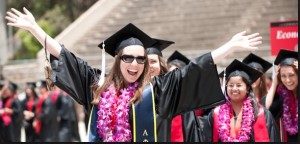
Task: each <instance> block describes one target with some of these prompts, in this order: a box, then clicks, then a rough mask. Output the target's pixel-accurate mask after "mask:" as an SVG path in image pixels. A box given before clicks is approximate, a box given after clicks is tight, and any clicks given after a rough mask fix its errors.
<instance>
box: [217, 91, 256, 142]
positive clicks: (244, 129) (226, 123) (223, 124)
mask: <svg viewBox="0 0 300 144" xmlns="http://www.w3.org/2000/svg"><path fill="white" fill-rule="evenodd" d="M231 109H232V108H231V104H230V103H229V102H228V101H227V102H226V103H225V104H223V105H221V106H220V114H219V117H218V118H219V129H218V133H219V137H220V139H221V141H222V142H247V141H249V139H250V134H251V132H252V125H253V122H254V108H253V107H252V103H251V100H250V96H248V97H247V98H246V99H245V100H244V102H243V109H242V125H241V129H240V132H239V135H238V136H237V137H236V138H233V137H231V136H230V129H231V127H230V114H231V113H230V112H231Z"/></svg>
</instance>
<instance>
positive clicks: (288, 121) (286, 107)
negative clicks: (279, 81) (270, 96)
mask: <svg viewBox="0 0 300 144" xmlns="http://www.w3.org/2000/svg"><path fill="white" fill-rule="evenodd" d="M277 92H278V93H279V95H281V96H282V97H283V115H282V117H283V124H284V128H285V130H286V131H287V132H288V133H289V135H295V134H297V133H298V100H297V99H296V100H295V109H296V115H295V117H294V118H292V114H291V112H290V102H291V101H290V97H291V96H293V94H292V92H291V91H289V90H287V89H286V88H285V87H284V86H283V85H280V86H278V89H277Z"/></svg>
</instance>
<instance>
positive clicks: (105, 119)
mask: <svg viewBox="0 0 300 144" xmlns="http://www.w3.org/2000/svg"><path fill="white" fill-rule="evenodd" d="M138 85H139V84H138V82H135V83H133V84H129V85H128V86H127V88H125V89H121V90H120V96H119V97H117V96H116V95H117V92H116V89H115V88H114V86H113V85H110V86H109V87H108V88H107V91H105V92H102V97H101V98H100V101H99V104H98V109H99V110H98V112H97V114H98V121H97V128H98V134H99V137H100V138H102V140H103V142H130V141H131V139H132V134H131V128H130V124H129V107H130V104H129V101H130V100H131V98H132V97H133V95H134V93H135V91H136V89H137V87H138ZM113 116H115V123H113V119H112V117H113Z"/></svg>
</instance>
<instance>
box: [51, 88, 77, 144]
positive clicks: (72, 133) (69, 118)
mask: <svg viewBox="0 0 300 144" xmlns="http://www.w3.org/2000/svg"><path fill="white" fill-rule="evenodd" d="M56 89H59V88H56ZM58 93H59V95H60V96H59V97H58V99H57V105H58V117H59V119H60V121H59V134H58V141H59V142H72V141H80V137H79V131H78V120H77V113H76V108H75V103H74V100H73V99H72V97H70V96H69V95H68V94H67V93H66V92H64V91H62V90H60V89H59V90H58Z"/></svg>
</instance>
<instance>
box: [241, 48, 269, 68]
mask: <svg viewBox="0 0 300 144" xmlns="http://www.w3.org/2000/svg"><path fill="white" fill-rule="evenodd" d="M242 62H243V63H245V64H247V65H248V66H250V67H252V68H254V69H257V70H259V71H261V72H263V73H265V72H266V71H268V69H269V68H271V67H272V64H271V63H270V62H268V61H266V60H264V59H263V58H261V57H259V56H257V55H255V54H253V53H250V54H249V55H248V56H247V57H245V58H244V60H243V61H242Z"/></svg>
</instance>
